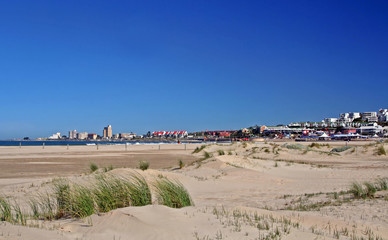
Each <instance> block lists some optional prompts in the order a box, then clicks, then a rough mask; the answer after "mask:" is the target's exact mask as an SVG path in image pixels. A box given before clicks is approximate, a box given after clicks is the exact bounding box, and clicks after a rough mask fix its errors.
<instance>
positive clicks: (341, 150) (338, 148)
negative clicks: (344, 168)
mask: <svg viewBox="0 0 388 240" xmlns="http://www.w3.org/2000/svg"><path fill="white" fill-rule="evenodd" d="M351 148H352V147H350V146H344V147H337V148H333V149H331V151H330V152H335V153H338V152H343V151H346V150H349V149H351Z"/></svg>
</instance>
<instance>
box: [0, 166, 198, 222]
mask: <svg viewBox="0 0 388 240" xmlns="http://www.w3.org/2000/svg"><path fill="white" fill-rule="evenodd" d="M155 189H156V190H155V192H156V194H157V196H158V199H159V201H160V203H161V204H163V205H166V206H169V207H173V208H181V207H185V206H191V205H193V202H192V200H191V198H190V195H189V193H188V192H187V190H186V189H185V188H184V186H183V185H182V184H181V183H179V182H177V181H170V180H168V179H167V178H161V180H158V181H156V183H155ZM51 190H52V191H49V192H46V193H38V194H37V195H36V196H34V197H31V198H29V199H27V200H26V202H27V203H28V204H27V206H28V207H29V209H27V211H26V212H23V211H22V208H21V207H20V206H19V204H18V203H17V202H16V201H14V202H11V201H10V200H9V199H8V198H7V197H0V221H7V222H11V223H15V224H21V225H26V223H27V220H28V219H35V220H49V221H51V220H54V219H60V218H85V217H87V216H90V215H92V214H94V213H98V212H108V211H111V210H114V209H117V208H123V207H128V206H145V205H149V204H152V196H151V190H150V187H149V185H148V183H147V181H146V180H145V178H144V177H143V176H141V175H137V174H133V175H131V176H130V177H127V178H126V177H117V176H112V175H102V174H101V175H97V176H96V181H95V182H93V183H89V184H88V185H87V186H86V185H82V184H78V183H69V182H68V181H67V180H65V179H57V180H54V181H53V187H52V189H51Z"/></svg>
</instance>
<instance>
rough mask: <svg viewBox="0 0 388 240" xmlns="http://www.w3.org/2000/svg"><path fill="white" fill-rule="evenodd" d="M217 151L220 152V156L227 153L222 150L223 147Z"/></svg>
mask: <svg viewBox="0 0 388 240" xmlns="http://www.w3.org/2000/svg"><path fill="white" fill-rule="evenodd" d="M217 152H218V155H220V156H221V155H225V152H224V150H222V149H220V150H218V151H217Z"/></svg>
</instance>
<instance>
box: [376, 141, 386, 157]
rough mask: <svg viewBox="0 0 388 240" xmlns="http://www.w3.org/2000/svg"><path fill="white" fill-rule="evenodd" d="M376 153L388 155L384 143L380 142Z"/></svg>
mask: <svg viewBox="0 0 388 240" xmlns="http://www.w3.org/2000/svg"><path fill="white" fill-rule="evenodd" d="M376 154H377V155H379V156H380V155H387V152H386V151H385V148H384V145H383V144H380V145H379V146H378V147H377V149H376Z"/></svg>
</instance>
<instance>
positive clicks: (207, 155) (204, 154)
mask: <svg viewBox="0 0 388 240" xmlns="http://www.w3.org/2000/svg"><path fill="white" fill-rule="evenodd" d="M211 157H213V155H212V154H211V153H208V152H206V151H205V152H204V153H203V160H205V159H208V158H211Z"/></svg>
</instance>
